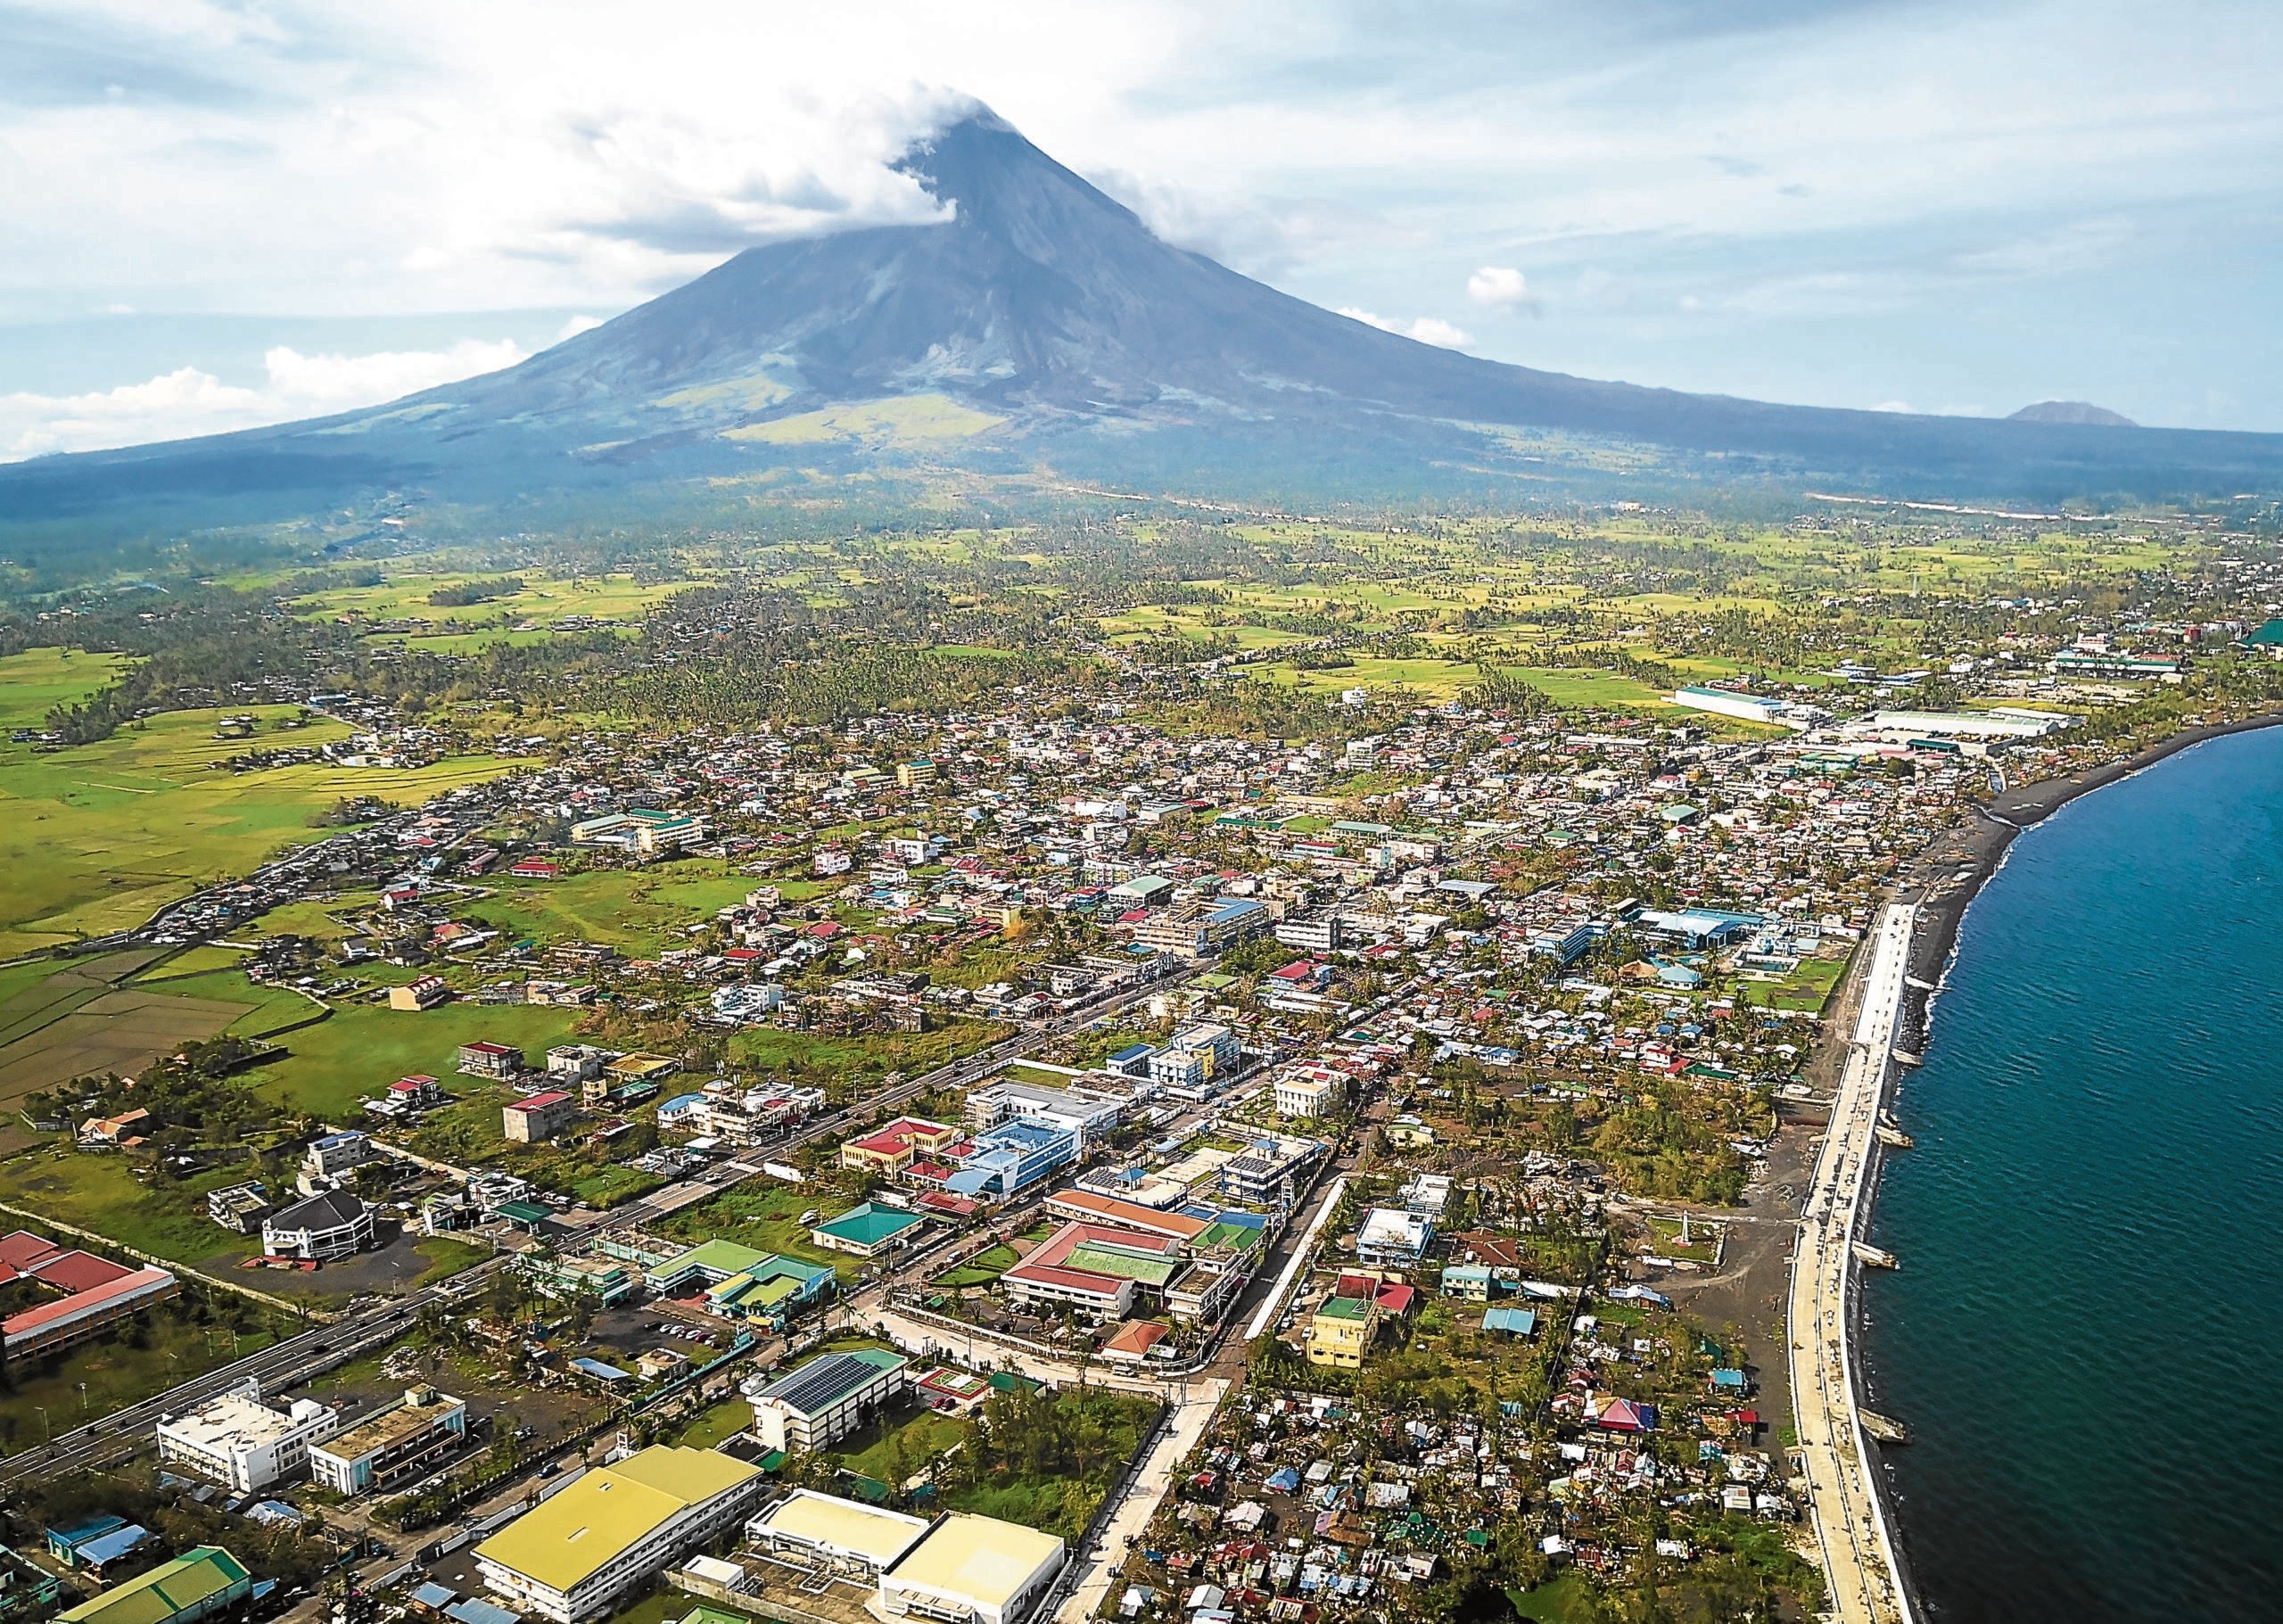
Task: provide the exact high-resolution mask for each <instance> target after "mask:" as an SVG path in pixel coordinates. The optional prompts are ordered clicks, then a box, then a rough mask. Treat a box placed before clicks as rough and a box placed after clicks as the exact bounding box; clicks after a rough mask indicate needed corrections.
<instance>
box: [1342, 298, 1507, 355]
mask: <svg viewBox="0 0 2283 1624" xmlns="http://www.w3.org/2000/svg"><path fill="white" fill-rule="evenodd" d="M1339 313H1340V314H1341V315H1342V316H1345V317H1348V319H1349V320H1350V321H1360V322H1362V323H1363V324H1364V326H1367V327H1377V328H1378V329H1379V330H1380V331H1381V332H1382V333H1395V334H1401V335H1402V336H1403V337H1405V338H1415V339H1417V340H1418V341H1419V342H1421V343H1422V344H1432V345H1434V346H1435V347H1436V348H1437V349H1438V350H1463V349H1464V348H1465V347H1466V346H1467V345H1469V344H1471V343H1472V342H1474V335H1473V334H1471V333H1468V332H1466V331H1464V330H1463V329H1462V328H1459V327H1455V326H1452V325H1451V324H1450V323H1449V322H1447V321H1445V320H1444V319H1443V318H1442V317H1439V316H1422V317H1417V318H1416V319H1414V320H1412V321H1397V320H1396V319H1395V318H1394V317H1388V316H1374V315H1373V314H1372V312H1371V311H1369V310H1359V309H1356V307H1355V306H1354V305H1342V306H1340V307H1339Z"/></svg>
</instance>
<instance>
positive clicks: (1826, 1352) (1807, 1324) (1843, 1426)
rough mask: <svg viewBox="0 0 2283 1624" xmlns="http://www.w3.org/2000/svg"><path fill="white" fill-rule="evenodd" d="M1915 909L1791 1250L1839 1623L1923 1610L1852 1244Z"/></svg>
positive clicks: (1900, 925) (1902, 918) (1795, 1389)
mask: <svg viewBox="0 0 2283 1624" xmlns="http://www.w3.org/2000/svg"><path fill="white" fill-rule="evenodd" d="M1916 917H1917V909H1916V907H1914V906H1912V905H1910V904H1908V903H1894V904H1892V905H1891V906H1890V907H1889V908H1888V909H1887V910H1886V911H1885V913H1884V914H1883V915H1882V916H1881V919H1880V921H1879V927H1878V936H1877V939H1876V941H1875V944H1873V948H1872V956H1871V962H1870V969H1869V971H1868V973H1867V975H1866V977H1864V986H1863V1002H1862V1009H1861V1013H1860V1015H1859V1017H1858V1018H1857V1020H1856V1023H1855V1034H1854V1038H1853V1041H1852V1043H1851V1044H1850V1049H1849V1052H1848V1056H1847V1062H1846V1065H1845V1066H1844V1068H1842V1072H1841V1076H1840V1082H1839V1092H1838V1095H1837V1097H1836V1099H1835V1100H1834V1102H1833V1106H1832V1112H1831V1126H1830V1129H1829V1131H1828V1132H1827V1133H1826V1134H1825V1136H1824V1143H1823V1151H1822V1154H1821V1156H1820V1157H1819V1158H1818V1159H1817V1163H1816V1170H1815V1179H1814V1183H1812V1184H1811V1186H1810V1187H1809V1191H1808V1200H1807V1207H1806V1210H1805V1211H1804V1212H1803V1213H1802V1214H1801V1220H1800V1242H1799V1246H1798V1249H1797V1250H1796V1251H1795V1252H1794V1253H1793V1258H1792V1297H1791V1311H1790V1319H1789V1325H1790V1333H1791V1361H1792V1396H1793V1406H1794V1408H1795V1409H1796V1410H1797V1412H1798V1419H1799V1435H1800V1458H1801V1466H1802V1468H1803V1469H1804V1471H1805V1472H1806V1476H1807V1480H1808V1499H1809V1510H1810V1512H1811V1513H1812V1515H1813V1517H1814V1521H1815V1529H1816V1536H1817V1540H1818V1541H1819V1542H1820V1543H1821V1546H1822V1548H1823V1557H1824V1570H1825V1573H1826V1576H1827V1577H1828V1579H1829V1580H1830V1583H1831V1612H1832V1613H1833V1615H1834V1617H1835V1618H1837V1619H1838V1620H1840V1624H1911V1620H1912V1612H1911V1605H1910V1599H1909V1595H1908V1592H1907V1591H1906V1590H1905V1589H1904V1587H1903V1585H1902V1578H1901V1572H1900V1568H1899V1566H1898V1565H1897V1563H1896V1561H1895V1555H1894V1546H1893V1542H1892V1537H1891V1535H1890V1531H1889V1529H1888V1528H1887V1524H1886V1516H1885V1511H1884V1508H1883V1506H1882V1504H1880V1502H1879V1499H1878V1496H1877V1490H1876V1487H1875V1484H1874V1483H1873V1481H1872V1479H1871V1465H1870V1457H1869V1454H1868V1452H1867V1449H1866V1448H1865V1447H1864V1443H1863V1432H1862V1421H1861V1418H1860V1416H1859V1413H1858V1407H1857V1404H1856V1398H1855V1386H1854V1379H1853V1363H1852V1357H1851V1354H1850V1342H1849V1334H1850V1325H1849V1317H1850V1315H1849V1296H1850V1289H1851V1287H1852V1284H1853V1281H1854V1270H1855V1258H1854V1254H1853V1251H1852V1249H1851V1247H1852V1242H1853V1241H1854V1240H1855V1239H1856V1235H1857V1232H1858V1229H1859V1225H1860V1224H1861V1223H1862V1220H1863V1216H1864V1210H1865V1203H1864V1190H1865V1186H1866V1183H1867V1176H1868V1175H1869V1171H1870V1166H1871V1158H1872V1156H1873V1154H1874V1153H1875V1134H1876V1131H1877V1128H1878V1123H1879V1112H1880V1110H1881V1108H1882V1106H1883V1103H1884V1099H1885V1093H1886V1080H1887V1076H1888V1073H1889V1070H1890V1068H1891V1066H1892V1060H1891V1059H1890V1057H1891V1054H1892V1050H1893V1046H1894V1034H1895V1023H1896V1020H1897V1018H1898V1017H1899V1016H1900V1012H1901V1009H1902V998H1903V976H1904V972H1905V971H1906V969H1908V965H1909V959H1910V932H1911V927H1912V924H1913V923H1914V921H1915V920H1916Z"/></svg>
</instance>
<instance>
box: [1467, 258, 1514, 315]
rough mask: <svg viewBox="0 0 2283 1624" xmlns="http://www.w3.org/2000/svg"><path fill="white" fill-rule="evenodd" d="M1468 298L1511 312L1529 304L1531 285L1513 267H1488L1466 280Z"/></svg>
mask: <svg viewBox="0 0 2283 1624" xmlns="http://www.w3.org/2000/svg"><path fill="white" fill-rule="evenodd" d="M1466 296H1467V297H1468V298H1469V299H1471V300H1473V301H1474V302H1475V303H1477V304H1487V305H1489V306H1492V307H1493V308H1494V309H1502V310H1511V309H1513V308H1514V307H1515V306H1517V305H1522V304H1527V303H1529V297H1530V289H1529V282H1528V280H1526V279H1525V278H1524V276H1522V273H1521V272H1520V271H1518V270H1516V269H1515V268H1513V267H1512V266H1511V265H1486V266H1483V267H1482V268H1480V269H1479V270H1477V271H1476V272H1475V273H1474V275H1472V276H1469V277H1468V278H1467V279H1466Z"/></svg>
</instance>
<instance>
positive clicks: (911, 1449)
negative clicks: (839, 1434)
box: [828, 1407, 970, 1488]
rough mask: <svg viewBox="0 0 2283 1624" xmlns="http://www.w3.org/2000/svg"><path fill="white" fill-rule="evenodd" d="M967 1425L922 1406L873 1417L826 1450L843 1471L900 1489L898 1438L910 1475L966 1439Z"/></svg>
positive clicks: (967, 1423) (906, 1470)
mask: <svg viewBox="0 0 2283 1624" xmlns="http://www.w3.org/2000/svg"><path fill="white" fill-rule="evenodd" d="M969 1425H970V1423H969V1422H964V1421H960V1420H958V1419H956V1418H954V1417H952V1416H949V1415H938V1414H935V1411H933V1410H930V1409H927V1408H925V1407H922V1408H919V1410H918V1411H917V1412H916V1413H914V1412H911V1411H903V1412H899V1413H897V1414H894V1415H893V1416H888V1417H879V1416H876V1417H874V1418H873V1419H872V1420H871V1421H870V1422H867V1423H866V1424H865V1425H864V1426H863V1427H862V1428H861V1429H859V1430H856V1431H854V1432H852V1433H850V1434H849V1435H848V1436H847V1437H846V1438H845V1439H841V1440H840V1442H839V1443H838V1444H837V1445H836V1446H835V1447H833V1448H832V1449H831V1450H830V1451H828V1454H829V1455H830V1456H831V1458H832V1460H833V1461H834V1462H835V1463H837V1464H838V1465H840V1466H841V1467H843V1468H844V1469H845V1470H846V1471H853V1472H858V1473H861V1475H863V1476H865V1477H868V1478H877V1479H878V1480H879V1481H881V1482H883V1483H889V1484H894V1485H895V1487H897V1488H902V1484H900V1483H896V1449H897V1444H898V1440H901V1441H902V1449H903V1459H904V1463H905V1464H904V1471H905V1473H906V1475H909V1474H911V1473H912V1472H916V1471H920V1470H921V1469H922V1468H924V1467H925V1466H926V1465H927V1463H928V1462H930V1461H932V1460H934V1459H935V1457H936V1456H937V1455H941V1454H943V1453H944V1450H946V1449H948V1448H950V1447H952V1445H953V1444H956V1443H958V1442H959V1441H960V1439H963V1438H965V1437H966V1436H967V1434H968V1427H969Z"/></svg>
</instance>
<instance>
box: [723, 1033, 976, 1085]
mask: <svg viewBox="0 0 2283 1624" xmlns="http://www.w3.org/2000/svg"><path fill="white" fill-rule="evenodd" d="M1004 1031H1005V1029H1004V1028H1003V1027H1000V1026H993V1025H990V1024H988V1023H985V1022H983V1021H959V1022H956V1023H954V1024H952V1025H951V1026H942V1027H939V1028H937V1029H936V1030H935V1031H933V1032H887V1033H876V1034H874V1035H871V1036H869V1037H861V1038H853V1037H830V1036H827V1035H824V1034H821V1033H816V1032H785V1031H780V1030H779V1029H777V1028H775V1027H773V1026H761V1027H753V1028H749V1029H747V1030H746V1031H743V1032H739V1033H738V1034H737V1035H734V1036H733V1037H731V1038H730V1040H729V1050H730V1052H731V1053H733V1054H735V1055H736V1056H738V1059H742V1060H745V1061H746V1062H748V1063H750V1064H753V1065H756V1066H761V1067H764V1068H767V1069H768V1070H770V1071H772V1072H775V1073H779V1074H780V1075H784V1076H790V1077H793V1078H795V1079H796V1080H798V1081H800V1082H804V1083H809V1084H818V1085H820V1086H823V1087H826V1088H828V1089H829V1090H831V1091H832V1092H835V1093H836V1094H846V1093H849V1092H855V1091H858V1090H861V1089H865V1088H870V1087H871V1086H872V1085H873V1084H877V1083H878V1082H879V1080H880V1079H881V1078H882V1077H884V1076H886V1075H887V1074H888V1073H889V1072H891V1071H901V1072H902V1073H904V1074H905V1075H906V1076H911V1075H912V1074H914V1073H918V1072H922V1071H927V1070H930V1069H932V1068H935V1067H937V1066H942V1065H945V1064H948V1063H949V1062H951V1061H952V1060H955V1059H959V1058H960V1056H961V1055H963V1054H968V1053H971V1052H973V1051H976V1050H977V1049H981V1048H983V1047H985V1045H986V1044H988V1043H991V1042H993V1040H994V1039H996V1038H998V1037H1000V1036H1002V1035H1004Z"/></svg>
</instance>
